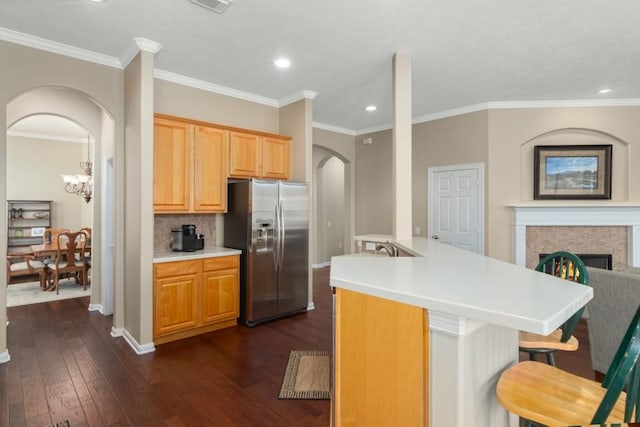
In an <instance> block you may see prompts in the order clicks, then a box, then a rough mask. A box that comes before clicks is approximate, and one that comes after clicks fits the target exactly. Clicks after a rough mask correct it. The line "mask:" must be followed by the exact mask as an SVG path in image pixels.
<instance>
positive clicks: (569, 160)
mask: <svg viewBox="0 0 640 427" xmlns="http://www.w3.org/2000/svg"><path fill="white" fill-rule="evenodd" d="M533 175H534V177H533V198H534V199H536V200H541V199H611V145H537V146H535V147H534V163H533Z"/></svg>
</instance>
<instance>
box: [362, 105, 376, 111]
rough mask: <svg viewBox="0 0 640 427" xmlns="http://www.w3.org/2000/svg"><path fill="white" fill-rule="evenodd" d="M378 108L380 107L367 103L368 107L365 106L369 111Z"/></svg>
mask: <svg viewBox="0 0 640 427" xmlns="http://www.w3.org/2000/svg"><path fill="white" fill-rule="evenodd" d="M377 109H378V107H376V106H375V105H367V107H366V108H365V110H367V111H376V110H377Z"/></svg>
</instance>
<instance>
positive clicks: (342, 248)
mask: <svg viewBox="0 0 640 427" xmlns="http://www.w3.org/2000/svg"><path fill="white" fill-rule="evenodd" d="M313 165H314V180H313V182H314V183H315V185H314V189H313V192H314V199H315V203H314V206H315V214H314V217H315V235H316V237H317V238H316V247H315V254H314V260H313V263H312V264H313V266H314V267H323V266H326V265H329V263H330V261H331V257H332V256H337V255H344V254H348V253H350V252H351V240H352V220H351V218H352V201H351V185H350V182H351V163H350V162H349V161H348V160H346V159H344V158H343V157H342V156H341V155H340V154H338V153H335V152H334V151H332V150H330V149H328V148H325V147H321V146H318V145H314V146H313Z"/></svg>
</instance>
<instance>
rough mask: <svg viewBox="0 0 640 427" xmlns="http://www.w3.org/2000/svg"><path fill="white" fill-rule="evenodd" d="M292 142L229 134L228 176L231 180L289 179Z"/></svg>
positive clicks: (273, 138)
mask: <svg viewBox="0 0 640 427" xmlns="http://www.w3.org/2000/svg"><path fill="white" fill-rule="evenodd" d="M290 158H291V139H290V138H288V137H276V136H260V135H256V134H251V133H245V132H231V134H230V138H229V176H230V177H233V178H276V179H289V176H290V170H291V165H290Z"/></svg>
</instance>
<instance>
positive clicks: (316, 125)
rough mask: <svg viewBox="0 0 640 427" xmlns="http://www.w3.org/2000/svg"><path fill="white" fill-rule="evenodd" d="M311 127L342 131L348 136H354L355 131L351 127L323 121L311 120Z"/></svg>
mask: <svg viewBox="0 0 640 427" xmlns="http://www.w3.org/2000/svg"><path fill="white" fill-rule="evenodd" d="M311 127H314V128H316V129H323V130H328V131H330V132H336V133H342V134H345V135H349V136H356V132H355V131H353V130H351V129H346V128H341V127H338V126H332V125H328V124H325V123H319V122H313V123H311Z"/></svg>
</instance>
